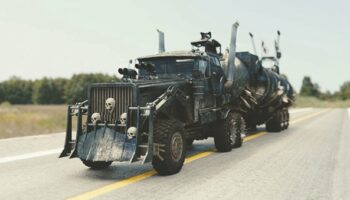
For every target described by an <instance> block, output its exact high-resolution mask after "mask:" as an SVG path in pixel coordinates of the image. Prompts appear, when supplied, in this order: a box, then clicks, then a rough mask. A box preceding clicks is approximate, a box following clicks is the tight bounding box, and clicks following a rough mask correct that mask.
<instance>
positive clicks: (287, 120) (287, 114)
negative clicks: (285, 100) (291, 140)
mask: <svg viewBox="0 0 350 200" xmlns="http://www.w3.org/2000/svg"><path fill="white" fill-rule="evenodd" d="M285 113H286V129H287V128H288V127H289V110H288V109H286V110H285Z"/></svg>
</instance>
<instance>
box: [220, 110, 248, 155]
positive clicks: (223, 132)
mask: <svg viewBox="0 0 350 200" xmlns="http://www.w3.org/2000/svg"><path fill="white" fill-rule="evenodd" d="M217 129H218V131H217V133H216V135H215V136H214V142H215V147H216V149H217V150H218V151H219V152H228V151H231V150H232V148H238V147H241V146H242V143H243V137H242V135H245V131H246V130H245V121H244V119H243V117H242V115H241V114H239V113H229V114H228V116H227V118H226V119H225V120H222V121H219V122H218V125H217Z"/></svg>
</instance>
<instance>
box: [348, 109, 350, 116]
mask: <svg viewBox="0 0 350 200" xmlns="http://www.w3.org/2000/svg"><path fill="white" fill-rule="evenodd" d="M348 114H349V117H350V108H348Z"/></svg>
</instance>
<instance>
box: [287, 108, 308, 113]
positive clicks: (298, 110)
mask: <svg viewBox="0 0 350 200" xmlns="http://www.w3.org/2000/svg"><path fill="white" fill-rule="evenodd" d="M312 109H313V108H295V109H291V110H290V111H289V113H290V114H293V113H300V112H307V111H309V110H312Z"/></svg>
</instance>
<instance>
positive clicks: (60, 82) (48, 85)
mask: <svg viewBox="0 0 350 200" xmlns="http://www.w3.org/2000/svg"><path fill="white" fill-rule="evenodd" d="M66 83H67V80H66V79H63V78H56V79H50V78H43V79H41V80H37V81H35V83H34V86H33V95H32V100H33V103H35V104H62V103H64V102H65V101H64V87H65V84H66Z"/></svg>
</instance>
